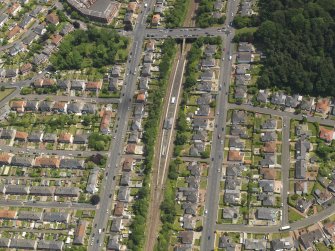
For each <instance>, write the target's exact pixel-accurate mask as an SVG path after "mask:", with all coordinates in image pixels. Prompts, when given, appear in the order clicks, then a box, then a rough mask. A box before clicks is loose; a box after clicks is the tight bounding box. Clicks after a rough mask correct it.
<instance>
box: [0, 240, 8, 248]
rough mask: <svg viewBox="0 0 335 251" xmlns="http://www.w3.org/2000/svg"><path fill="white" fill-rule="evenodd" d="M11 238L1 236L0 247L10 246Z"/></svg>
mask: <svg viewBox="0 0 335 251" xmlns="http://www.w3.org/2000/svg"><path fill="white" fill-rule="evenodd" d="M8 246H9V239H8V238H0V248H8Z"/></svg>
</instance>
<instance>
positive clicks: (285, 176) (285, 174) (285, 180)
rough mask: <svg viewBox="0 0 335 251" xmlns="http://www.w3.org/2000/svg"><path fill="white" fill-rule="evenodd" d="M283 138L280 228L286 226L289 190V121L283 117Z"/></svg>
mask: <svg viewBox="0 0 335 251" xmlns="http://www.w3.org/2000/svg"><path fill="white" fill-rule="evenodd" d="M282 134H283V137H282V154H281V172H282V186H283V187H282V203H283V207H282V226H286V225H288V204H287V195H288V194H287V192H288V191H289V188H290V182H289V175H290V160H291V158H290V119H289V118H288V117H283V132H282Z"/></svg>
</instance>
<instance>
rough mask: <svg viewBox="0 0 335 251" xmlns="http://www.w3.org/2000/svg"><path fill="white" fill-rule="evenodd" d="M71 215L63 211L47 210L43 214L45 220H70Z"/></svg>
mask: <svg viewBox="0 0 335 251" xmlns="http://www.w3.org/2000/svg"><path fill="white" fill-rule="evenodd" d="M69 217H70V215H69V214H68V213H61V212H45V213H44V214H43V221H49V222H68V220H69Z"/></svg>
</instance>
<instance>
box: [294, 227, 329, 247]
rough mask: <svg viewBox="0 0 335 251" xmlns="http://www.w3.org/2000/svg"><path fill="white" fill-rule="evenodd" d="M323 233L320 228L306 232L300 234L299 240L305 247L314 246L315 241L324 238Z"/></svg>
mask: <svg viewBox="0 0 335 251" xmlns="http://www.w3.org/2000/svg"><path fill="white" fill-rule="evenodd" d="M323 238H324V237H323V234H322V232H321V230H320V229H316V230H314V231H311V232H308V233H305V234H302V235H300V238H299V241H300V242H301V244H302V245H303V247H304V248H305V249H308V248H311V247H313V246H314V244H313V243H314V242H316V241H320V240H323Z"/></svg>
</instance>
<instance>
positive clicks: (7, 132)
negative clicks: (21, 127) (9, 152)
mask: <svg viewBox="0 0 335 251" xmlns="http://www.w3.org/2000/svg"><path fill="white" fill-rule="evenodd" d="M15 133H16V130H12V129H3V130H2V132H1V136H0V138H1V139H12V138H14V137H15Z"/></svg>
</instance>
